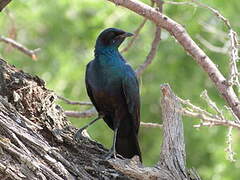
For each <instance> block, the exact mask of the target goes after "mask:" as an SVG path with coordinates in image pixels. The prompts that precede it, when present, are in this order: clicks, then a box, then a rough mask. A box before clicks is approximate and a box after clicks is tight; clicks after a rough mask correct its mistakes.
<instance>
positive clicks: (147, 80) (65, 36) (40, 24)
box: [0, 0, 240, 180]
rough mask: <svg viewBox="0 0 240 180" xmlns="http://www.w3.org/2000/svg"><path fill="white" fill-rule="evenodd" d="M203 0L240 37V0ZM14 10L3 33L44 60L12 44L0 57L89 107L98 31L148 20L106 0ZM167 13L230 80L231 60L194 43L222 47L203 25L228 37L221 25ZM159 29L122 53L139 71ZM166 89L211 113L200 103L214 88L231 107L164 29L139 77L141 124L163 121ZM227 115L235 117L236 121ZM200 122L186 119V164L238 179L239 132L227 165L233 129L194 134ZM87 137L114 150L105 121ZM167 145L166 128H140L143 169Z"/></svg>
mask: <svg viewBox="0 0 240 180" xmlns="http://www.w3.org/2000/svg"><path fill="white" fill-rule="evenodd" d="M146 2H147V1H146ZM203 2H204V3H207V4H209V5H211V6H212V7H215V8H217V9H219V10H220V11H221V12H222V14H223V15H225V16H226V17H227V18H229V20H230V22H231V24H232V25H233V27H234V29H235V30H238V31H239V26H240V24H239V17H238V15H237V14H236V12H239V11H240V5H239V2H238V1H237V0H232V1H227V0H219V1H216V0H215V1H213V0H211V1H207V0H204V1H203ZM8 10H9V12H10V17H11V18H10V17H9V16H8V15H7V14H6V13H2V14H1V16H0V25H1V27H2V28H1V32H0V33H1V34H2V35H5V36H8V33H9V32H10V30H11V29H12V28H13V26H14V27H16V33H17V38H16V39H17V41H19V42H21V43H22V44H24V45H26V46H27V47H29V48H31V49H34V48H38V47H40V48H41V49H42V50H41V52H40V53H39V56H38V61H36V62H34V61H32V60H31V59H30V58H29V57H27V56H26V55H24V54H22V53H21V52H19V51H17V50H16V49H10V50H8V51H6V47H7V45H6V44H3V43H1V44H0V54H1V56H2V57H3V58H4V59H6V60H7V61H8V62H9V63H11V64H14V65H15V66H17V67H18V68H20V69H23V70H24V71H26V72H29V73H31V74H36V75H38V76H39V77H41V78H42V79H44V80H45V81H46V85H47V87H48V88H49V89H52V90H54V91H55V92H57V93H58V94H59V95H62V96H64V97H67V98H69V99H74V100H83V101H89V99H88V97H87V94H86V91H85V85H84V73H85V66H86V64H87V63H88V62H89V61H90V60H91V59H92V58H93V50H94V43H95V39H96V37H97V35H98V34H99V32H100V31H101V30H103V29H104V28H107V27H118V28H121V29H125V30H127V31H129V32H133V31H134V30H135V29H136V28H137V26H138V24H140V23H141V21H142V17H140V16H138V15H136V14H134V13H133V12H130V11H129V10H127V9H124V8H121V7H118V6H115V5H113V4H112V3H110V2H108V1H103V0H100V1H94V0H81V1H80V0H72V1H67V0H58V1H54V0H49V1H37V0H32V1H24V0H19V1H13V2H11V3H10V5H9V6H8ZM164 12H165V14H167V15H168V16H169V17H171V18H172V19H174V20H176V21H177V22H179V23H181V24H183V25H184V26H185V27H186V29H187V31H188V32H189V34H190V35H191V36H192V38H193V39H194V40H196V42H197V43H198V44H199V46H200V47H201V48H203V50H204V51H205V52H207V54H208V55H209V57H210V58H211V59H212V60H213V61H214V63H216V64H218V67H219V68H220V70H221V71H222V72H223V73H224V74H225V75H227V72H228V56H226V55H223V54H217V53H214V52H210V51H209V50H208V49H206V48H205V47H204V46H202V45H201V44H200V43H199V41H198V40H197V39H196V35H198V34H200V35H201V36H203V37H204V38H206V39H208V40H209V41H210V42H211V43H212V44H215V45H219V46H222V45H223V43H222V42H220V41H219V38H218V36H219V35H216V34H210V33H207V32H206V31H204V29H203V27H202V26H201V25H200V24H201V23H207V24H210V25H212V26H214V27H216V28H218V29H221V30H222V31H226V28H225V27H224V25H223V23H222V22H220V21H219V20H218V19H217V18H216V17H215V16H214V15H213V14H212V13H211V12H210V11H208V10H206V9H203V8H197V7H191V6H188V5H181V6H175V5H167V4H166V5H164ZM154 29H155V27H154V25H152V24H151V23H150V22H148V23H147V24H146V26H145V27H144V29H143V30H142V32H141V34H140V37H139V38H138V40H137V41H136V43H135V44H134V46H133V47H132V48H131V49H130V50H129V51H128V52H127V53H125V54H124V56H125V57H126V59H128V60H129V62H130V63H131V64H132V65H133V67H135V68H136V67H137V66H138V65H139V64H141V63H142V62H143V61H144V59H145V57H146V55H147V53H148V51H149V49H150V46H151V40H152V39H153V34H154ZM238 33H239V32H238ZM124 45H126V43H125V44H124ZM124 45H123V46H124ZM123 46H122V47H123ZM161 83H169V84H170V85H171V87H172V88H173V90H174V92H175V93H176V94H177V95H178V96H180V97H182V98H185V99H191V100H192V102H194V103H195V104H198V105H200V106H202V107H204V108H208V107H207V105H206V103H205V102H204V101H203V100H201V98H200V97H199V95H200V94H201V92H202V91H203V90H204V89H207V90H208V93H209V96H210V97H211V98H212V99H213V100H214V101H216V102H217V103H218V105H219V106H220V107H221V108H223V105H225V102H224V100H223V99H222V98H221V97H220V96H219V94H218V92H217V90H216V88H215V87H214V85H213V83H212V82H211V81H210V80H209V78H208V77H207V75H206V73H205V72H203V71H202V69H201V68H200V67H199V66H198V65H197V64H196V63H195V61H193V60H192V58H191V57H190V56H188V55H187V54H186V52H185V51H184V50H183V48H182V47H181V46H180V45H179V44H178V43H176V41H175V39H174V38H173V37H172V36H171V35H170V34H168V32H166V31H163V32H162V41H161V43H160V46H159V50H158V54H157V56H156V58H155V59H154V62H153V64H152V65H150V66H149V68H148V69H147V70H146V71H145V72H144V74H143V76H142V78H141V99H142V100H141V101H142V108H141V114H142V118H141V120H142V121H144V122H161V112H160V106H159V99H160V88H159V85H160V84H161ZM59 103H61V105H62V106H63V107H64V109H71V110H78V111H82V110H85V109H86V108H87V107H76V106H69V105H66V104H64V103H62V102H59ZM228 117H229V118H231V116H230V115H228ZM71 121H72V123H73V124H75V125H76V126H78V127H80V126H82V125H84V124H85V123H87V122H89V121H90V119H71ZM196 123H198V120H196V119H190V118H184V128H185V138H186V151H187V157H188V159H187V164H188V166H189V167H195V168H196V169H197V170H198V171H199V173H200V175H201V176H202V179H211V180H220V179H221V180H232V179H238V178H239V177H240V172H239V171H238V170H237V169H238V168H239V166H240V161H239V160H238V159H239V157H240V148H239V146H238V142H239V133H237V131H236V130H234V136H233V137H234V150H235V151H236V152H237V155H236V159H237V161H236V162H234V163H232V162H230V161H228V160H226V153H225V151H224V149H225V148H226V146H227V145H226V134H227V129H226V128H224V127H212V128H201V129H199V130H196V129H194V128H193V125H194V124H196ZM89 134H90V135H91V136H92V138H93V139H96V140H97V141H100V142H101V143H102V144H105V145H106V147H110V145H111V142H112V132H111V131H110V129H109V128H108V127H107V126H106V125H105V123H103V122H102V121H99V122H97V123H96V124H95V125H94V126H92V127H91V128H89ZM161 140H162V131H161V130H159V129H147V128H141V129H140V143H141V148H142V151H143V160H144V164H145V165H154V164H155V163H156V162H157V161H158V157H159V152H160V142H161ZM230 172H231V173H230Z"/></svg>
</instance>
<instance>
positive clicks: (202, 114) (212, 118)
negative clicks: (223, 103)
mask: <svg viewBox="0 0 240 180" xmlns="http://www.w3.org/2000/svg"><path fill="white" fill-rule="evenodd" d="M204 96H205V95H204ZM177 98H178V99H179V101H180V102H181V103H182V104H183V105H184V106H185V107H184V108H182V109H181V112H182V114H183V115H185V116H188V117H195V118H199V119H201V120H202V122H201V123H200V124H197V125H194V127H196V128H200V127H202V126H208V127H212V126H226V127H234V128H237V129H240V123H239V122H237V121H230V120H226V119H225V118H224V116H223V114H222V112H221V110H219V109H218V107H216V104H214V102H213V101H212V100H211V99H210V98H209V97H204V98H205V100H206V101H207V102H208V104H209V106H210V107H211V108H213V109H214V110H215V111H216V112H217V113H218V115H215V114H211V113H209V112H207V111H205V110H203V109H201V108H200V107H198V106H195V105H193V104H192V103H191V102H190V101H189V100H183V99H181V98H179V97H177ZM208 98H209V99H208Z"/></svg>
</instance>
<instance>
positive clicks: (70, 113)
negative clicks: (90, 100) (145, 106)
mask: <svg viewBox="0 0 240 180" xmlns="http://www.w3.org/2000/svg"><path fill="white" fill-rule="evenodd" d="M64 113H65V115H66V116H68V117H73V118H88V117H93V116H96V115H97V111H96V109H95V108H92V109H89V110H86V111H82V112H78V111H65V112H64ZM140 126H141V127H146V128H162V124H158V123H145V122H140Z"/></svg>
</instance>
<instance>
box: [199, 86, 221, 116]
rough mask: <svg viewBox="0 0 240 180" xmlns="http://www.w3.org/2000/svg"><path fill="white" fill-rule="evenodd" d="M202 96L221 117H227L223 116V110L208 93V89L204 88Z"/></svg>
mask: <svg viewBox="0 0 240 180" xmlns="http://www.w3.org/2000/svg"><path fill="white" fill-rule="evenodd" d="M200 97H201V98H203V99H204V100H205V101H206V102H207V103H208V105H209V106H210V107H211V108H212V109H213V110H215V111H216V112H217V114H218V116H219V118H220V119H225V118H224V116H223V113H222V111H221V110H220V109H219V108H218V107H217V105H216V103H215V102H213V101H212V100H211V99H210V97H209V96H208V93H207V90H204V91H203V92H202V93H201V95H200Z"/></svg>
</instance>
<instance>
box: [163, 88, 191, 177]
mask: <svg viewBox="0 0 240 180" xmlns="http://www.w3.org/2000/svg"><path fill="white" fill-rule="evenodd" d="M161 90H162V95H163V97H162V100H161V107H162V117H163V143H162V148H161V153H160V162H159V163H158V166H159V167H161V168H164V169H168V170H169V173H170V174H171V175H172V176H173V177H174V179H178V180H180V179H186V178H187V177H188V174H187V170H186V167H185V164H186V153H185V143H184V131H183V123H182V117H181V111H180V109H181V105H180V102H179V100H178V99H177V97H176V96H175V95H174V93H173V92H172V90H171V88H170V86H169V85H168V84H163V85H161Z"/></svg>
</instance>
